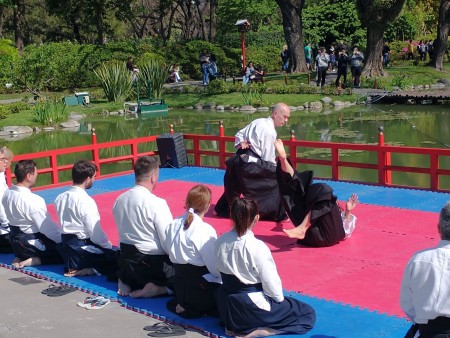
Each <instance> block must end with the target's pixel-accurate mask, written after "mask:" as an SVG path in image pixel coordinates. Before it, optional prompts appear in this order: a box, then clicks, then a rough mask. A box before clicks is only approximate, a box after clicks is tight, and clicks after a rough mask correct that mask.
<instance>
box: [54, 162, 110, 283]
mask: <svg viewBox="0 0 450 338" xmlns="http://www.w3.org/2000/svg"><path fill="white" fill-rule="evenodd" d="M96 172H97V166H96V165H95V164H94V163H92V162H91V161H87V160H80V161H77V162H75V164H74V165H73V167H72V182H73V185H72V187H71V188H70V189H69V190H67V191H65V192H63V193H61V194H60V195H58V196H57V197H56V200H55V208H56V213H57V215H58V219H59V222H60V224H61V228H60V232H61V244H60V246H59V252H60V253H61V255H62V256H63V259H64V272H65V274H64V275H65V276H67V277H72V276H84V275H94V274H95V272H97V273H100V274H104V275H109V274H112V273H115V271H116V270H117V250H115V249H113V246H112V244H111V242H110V241H109V240H108V237H107V235H106V234H105V232H104V231H103V229H102V227H101V225H100V214H99V212H98V207H97V204H96V203H95V201H94V199H93V198H92V197H90V196H89V195H88V194H87V192H86V189H90V188H91V187H92V185H93V184H94V181H95V174H96Z"/></svg>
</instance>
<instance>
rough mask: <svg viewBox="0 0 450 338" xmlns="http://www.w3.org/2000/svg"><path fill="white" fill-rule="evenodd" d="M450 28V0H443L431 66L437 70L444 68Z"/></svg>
mask: <svg viewBox="0 0 450 338" xmlns="http://www.w3.org/2000/svg"><path fill="white" fill-rule="evenodd" d="M449 29H450V0H441V5H440V7H439V21H438V34H437V39H436V46H435V48H434V52H433V57H432V59H431V61H430V66H431V67H434V68H436V69H437V70H443V69H444V55H445V54H446V53H447V42H448V34H449Z"/></svg>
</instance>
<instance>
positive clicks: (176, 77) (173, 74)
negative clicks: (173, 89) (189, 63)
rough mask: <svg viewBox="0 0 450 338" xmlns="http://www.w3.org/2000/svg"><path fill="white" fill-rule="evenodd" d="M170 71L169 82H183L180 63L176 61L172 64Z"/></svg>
mask: <svg viewBox="0 0 450 338" xmlns="http://www.w3.org/2000/svg"><path fill="white" fill-rule="evenodd" d="M169 73H170V74H169V78H168V80H167V82H169V83H173V82H175V83H178V82H181V77H180V65H179V64H178V63H175V64H173V65H172V66H170V69H169Z"/></svg>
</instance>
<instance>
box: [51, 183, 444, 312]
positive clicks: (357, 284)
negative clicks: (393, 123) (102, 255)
mask: <svg viewBox="0 0 450 338" xmlns="http://www.w3.org/2000/svg"><path fill="white" fill-rule="evenodd" d="M194 185H195V184H194V183H192V182H184V181H178V180H177V181H175V180H171V181H165V182H162V183H158V186H157V187H156V189H155V191H154V193H155V194H156V195H157V196H160V197H162V198H164V199H166V201H167V203H168V204H169V207H170V209H171V211H172V214H173V216H174V217H177V216H179V215H181V214H183V212H184V201H185V197H186V194H187V191H188V190H189V189H190V188H191V187H193V186H194ZM209 187H210V188H211V190H212V193H213V204H214V203H215V202H216V201H217V200H218V198H219V197H220V195H221V194H222V192H223V188H222V187H218V186H214V185H210V186H209ZM122 192H123V190H122V191H117V192H112V193H104V194H100V195H96V196H94V199H95V200H96V202H97V205H98V207H99V211H100V215H101V224H102V227H103V228H104V229H105V231H106V232H107V234H108V236H109V238H110V240H111V241H112V242H113V243H114V244H117V242H118V236H117V229H116V226H115V223H114V217H113V215H112V206H113V204H114V201H115V199H116V198H117V196H118V195H119V194H121V193H122ZM364 202H366V203H368V202H370V201H364ZM341 203H343V202H341ZM366 203H364V204H360V205H358V206H357V208H356V209H355V212H354V213H355V215H356V216H357V217H358V221H357V225H356V230H355V232H354V233H353V235H352V237H350V238H349V239H347V240H346V241H344V242H341V243H339V244H338V245H335V246H333V247H329V248H307V247H301V246H299V245H297V244H296V242H295V240H292V239H289V238H287V237H286V236H285V235H284V233H283V232H282V225H280V224H276V223H274V222H265V221H261V222H259V223H258V224H257V225H256V227H255V228H254V232H255V234H256V236H257V237H258V238H259V239H261V240H263V241H264V242H265V243H267V245H268V246H269V248H270V249H271V250H272V253H273V256H274V258H275V261H276V263H277V267H278V272H279V274H280V276H281V279H282V281H283V287H284V289H286V290H288V291H299V292H302V293H304V294H307V295H310V296H315V297H318V298H324V299H327V300H333V301H336V302H342V303H344V304H351V305H354V306H359V307H362V308H368V309H371V310H377V311H379V312H385V313H388V314H395V315H399V316H403V312H402V311H401V309H400V306H399V289H400V281H401V278H402V274H403V268H404V266H405V264H406V262H407V261H408V259H409V258H410V257H411V255H412V254H413V253H414V252H416V251H418V250H421V249H424V248H428V247H432V246H434V245H435V244H436V243H437V242H438V234H437V229H436V226H437V222H438V214H437V213H433V212H423V211H413V210H405V209H400V208H391V207H380V206H374V205H370V204H366ZM49 210H50V211H51V212H52V214H53V215H54V208H53V206H52V205H51V206H49ZM212 210H213V207H211V209H210V211H209V212H208V214H207V215H206V217H205V221H206V222H208V223H210V224H211V225H212V226H214V228H215V229H216V231H217V234H218V235H221V234H222V233H224V232H226V231H228V230H229V229H230V226H231V223H230V220H228V219H222V218H217V217H215V216H213V215H212ZM283 225H284V226H285V227H291V225H290V223H287V224H283Z"/></svg>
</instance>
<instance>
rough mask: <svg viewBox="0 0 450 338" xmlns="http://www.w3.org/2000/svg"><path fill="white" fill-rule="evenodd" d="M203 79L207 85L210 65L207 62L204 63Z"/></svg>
mask: <svg viewBox="0 0 450 338" xmlns="http://www.w3.org/2000/svg"><path fill="white" fill-rule="evenodd" d="M202 80H203V84H205V85H207V84H208V83H209V66H208V63H206V62H205V63H202Z"/></svg>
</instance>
